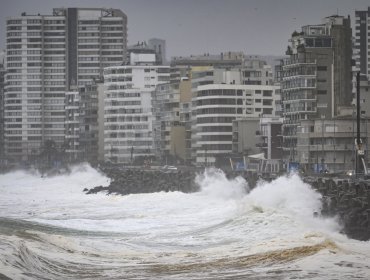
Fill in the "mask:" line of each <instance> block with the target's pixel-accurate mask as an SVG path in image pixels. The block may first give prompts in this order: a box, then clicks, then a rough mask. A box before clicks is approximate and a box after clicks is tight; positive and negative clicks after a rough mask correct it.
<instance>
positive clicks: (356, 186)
mask: <svg viewBox="0 0 370 280" xmlns="http://www.w3.org/2000/svg"><path fill="white" fill-rule="evenodd" d="M303 180H304V181H305V182H306V183H308V184H310V185H311V186H312V187H313V188H314V189H315V190H317V191H318V192H320V193H321V194H322V196H323V201H322V202H323V208H322V213H321V214H322V215H323V216H338V217H339V221H340V222H341V223H342V224H343V231H344V233H345V234H346V235H347V236H348V237H350V238H354V239H358V240H370V182H369V181H366V180H354V179H352V178H345V179H344V178H343V179H341V178H325V177H323V178H314V177H305V178H304V179H303Z"/></svg>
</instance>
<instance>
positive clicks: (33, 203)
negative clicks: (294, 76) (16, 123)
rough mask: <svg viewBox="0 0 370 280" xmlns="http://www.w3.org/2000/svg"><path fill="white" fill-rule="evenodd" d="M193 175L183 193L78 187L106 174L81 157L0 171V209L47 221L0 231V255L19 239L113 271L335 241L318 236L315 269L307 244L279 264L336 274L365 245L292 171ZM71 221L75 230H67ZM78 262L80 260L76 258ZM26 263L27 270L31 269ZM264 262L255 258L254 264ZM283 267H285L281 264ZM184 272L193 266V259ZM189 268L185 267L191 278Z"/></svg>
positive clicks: (54, 257)
mask: <svg viewBox="0 0 370 280" xmlns="http://www.w3.org/2000/svg"><path fill="white" fill-rule="evenodd" d="M197 183H198V184H199V185H200V187H201V190H200V191H199V192H197V193H192V194H185V193H181V192H169V193H165V192H161V193H152V194H135V195H127V196H115V195H111V196H107V195H105V194H104V193H98V194H92V195H86V194H85V193H84V192H83V189H84V188H85V187H87V188H90V187H93V186H97V185H108V184H109V179H108V178H107V177H105V176H104V175H102V174H100V173H99V172H97V171H96V170H94V169H93V168H91V167H90V166H88V165H86V164H85V165H81V166H77V167H74V168H73V169H72V170H71V173H70V174H68V175H60V176H55V177H50V178H49V177H46V178H41V176H39V175H35V174H30V173H27V172H24V171H17V172H13V173H9V174H3V175H0V193H1V195H0V218H1V217H3V218H4V217H5V218H12V219H16V220H26V221H30V222H31V223H37V224H41V225H51V226H56V227H57V229H55V230H54V231H53V230H49V229H47V228H46V229H37V228H35V229H34V230H32V229H31V230H27V232H30V234H36V235H37V236H38V239H36V240H39V241H38V243H35V241H32V240H33V239H32V240H28V239H26V238H23V239H22V238H21V239H20V240H18V239H17V238H18V237H14V236H13V237H9V236H8V237H6V236H4V235H0V259H1V258H2V257H4V258H12V257H13V258H14V259H16V258H15V255H16V254H15V253H14V254H13V253H11V252H10V251H9V249H7V250H3V251H2V250H1V248H11V246H10V245H9V244H16V243H17V242H21V243H22V244H23V245H22V246H26V248H27V250H29V251H30V254H33V255H41V256H42V257H43V258H45V259H48V260H50V261H58V262H63V261H62V260H64V261H66V260H69V258H70V257H69V252H75V253H74V255H73V258H71V260H72V259H73V261H74V263H78V261H79V260H80V259H79V258H80V257H81V256H85V257H86V256H88V260H89V261H90V262H92V263H95V264H96V267H97V268H96V269H98V268H99V262H100V265H103V264H104V265H106V264H107V263H114V265H115V269H116V270H117V271H121V270H122V269H123V268H124V267H126V266H128V265H135V269H136V268H137V269H139V268H140V263H153V262H154V263H157V264H158V265H159V264H160V265H165V266H167V265H170V264H171V265H175V264H176V265H180V264H183V262H184V260H186V262H189V263H192V264H195V263H202V262H213V261H215V260H220V259H223V258H225V259H231V260H235V262H236V261H237V260H239V258H243V257H244V256H248V255H256V256H258V255H260V254H270V253H269V252H272V251H274V250H288V249H290V248H295V247H302V246H309V247H310V246H317V245H318V244H321V243H322V242H325V240H330V242H334V243H335V244H336V246H337V247H336V249H333V250H334V251H335V253H330V250H331V249H329V247H330V246H329V247H325V246H323V248H324V249H323V250H322V251H321V252H320V253H319V254H316V256H317V257H318V258H319V259H318V260H316V261H315V262H319V261H320V259H322V260H324V259H325V267H326V270H325V271H320V269H319V268H318V269H316V270H315V269H314V268H313V267H312V266H311V265H309V264H310V262H309V260H310V259H311V258H312V257H310V255H309V254H308V253H307V254H302V255H299V254H298V253H296V254H297V256H296V257H295V258H293V259H297V260H299V262H297V263H290V265H289V269H290V268H292V269H293V268H297V269H299V270H302V271H305V270H306V272H307V273H308V272H309V271H316V272H317V273H318V275H319V276H320V277H321V276H323V277H321V278H320V277H319V278H317V279H325V277H324V276H328V275H329V274H328V273H330V275H339V276H340V273H341V271H342V266H338V265H336V263H338V262H339V260H345V261H347V262H356V261H358V260H359V258H361V257H367V258H368V257H370V253H367V252H369V251H370V250H365V249H364V248H367V249H370V244H369V242H365V243H364V242H358V241H354V240H348V239H347V238H346V237H344V236H342V235H341V234H339V233H338V232H339V227H338V225H337V223H336V222H335V220H333V219H324V218H320V217H315V216H314V215H313V214H314V212H320V208H321V203H320V198H321V197H320V195H319V194H318V193H317V192H315V191H314V190H313V189H312V188H311V187H310V186H309V185H307V184H305V183H303V182H302V180H301V179H300V178H299V177H298V176H297V175H293V176H288V177H280V178H278V179H277V180H275V181H273V182H271V183H263V182H261V183H260V184H259V185H258V186H257V187H256V188H254V189H253V190H251V191H249V188H248V186H247V184H246V182H245V181H244V179H243V178H236V179H232V180H228V179H227V178H226V176H225V174H224V173H222V172H221V171H220V170H215V169H210V170H207V171H206V172H205V173H204V174H202V175H199V176H198V177H197ZM35 225H36V224H35ZM72 229H73V230H82V231H83V232H81V233H80V234H79V233H78V232H77V233H73V234H72V235H71V233H70V230H72ZM50 232H52V233H50ZM99 232H100V233H99ZM1 238H2V239H3V243H1ZM15 240H18V241H15ZM14 242H16V243H14ZM13 247H14V248H16V245H13ZM310 248H311V247H310ZM312 248H314V247H312ZM325 248H327V249H325ZM338 248H339V249H338ZM22 250H23V249H22ZM333 250H332V251H333ZM349 250H351V251H349ZM25 252H26V251H24V250H23V253H25ZM299 252H300V251H299ZM284 254H285V255H286V253H284ZM284 254H282V255H281V256H285V255H284ZM79 256H80V257H79ZM303 257H305V258H304V259H302V258H303ZM274 258H276V256H275V255H274ZM328 258H329V260H328ZM31 259H32V258H31ZM122 260H125V261H126V262H125V263H122ZM18 261H19V260H18ZM312 261H313V258H312ZM14 263H16V260H14ZM2 265H3V266H4V267H5V264H4V263H1V262H0V270H1V267H2ZM83 265H88V262H87V261H86V260H85V261H84V264H83ZM83 265H82V264H81V266H83ZM255 265H257V266H258V263H256V264H255ZM359 265H360V267H361V273H362V274H361V275H363V274H364V273H365V274H364V275H365V276H369V277H370V272H369V271H370V269H369V268H366V266H365V265H364V263H360V264H359ZM210 266H211V265H210ZM6 267H7V270H5V269H4V271H9V264H6ZM283 267H284V266H283ZM343 267H344V266H343ZM34 269H35V275H41V274H37V273H41V272H39V271H38V270H37V269H36V268H34ZM40 269H41V268H40ZM75 269H77V268H75ZM200 269H201V268H198V270H200ZM202 269H203V268H202ZM255 269H257V268H255ZM269 269H270V268H262V267H261V268H258V270H259V271H261V273H263V271H265V272H266V271H268V270H269ZM285 269H286V270H287V271H288V270H289V269H288V266H285ZM215 270H217V265H216V266H215ZM353 270H355V269H353ZM94 271H95V270H94ZM112 271H113V270H112ZM198 272H199V271H198ZM316 272H315V273H316ZM96 273H97V274H96V275H100V274H98V272H96ZM99 273H100V272H99ZM104 273H105V272H104ZM133 273H134V272H133ZM135 273H136V272H135ZM189 273H190V272H189ZM191 273H195V274H196V273H197V271H196V269H195V270H194V271H193V272H191ZM230 273H232V272H230ZM266 273H267V272H266ZM320 273H321V274H320ZM195 274H194V275H195ZM13 275H15V274H13ZM112 275H113V276H114V275H119V274H115V273H113V272H112ZM135 275H136V274H135ZM189 275H190V274H189ZM189 275H188V276H189ZM191 275H193V274H191ZM194 275H193V276H194ZM220 275H221V276H222V273H221V271H220ZM330 275H329V276H330ZM113 276H112V277H113ZM193 276H191V277H190V276H189V277H190V278H196V277H195V276H194V277H193ZM221 276H220V277H221ZM217 277H218V276H217ZM217 277H216V276H215V278H217ZM333 277H334V276H333ZM336 277H337V276H336ZM67 278H68V277H67ZM98 278H99V277H98ZM103 278H104V277H103ZM118 279H119V278H118ZM221 279H222V277H221ZM328 279H330V277H329V278H328Z"/></svg>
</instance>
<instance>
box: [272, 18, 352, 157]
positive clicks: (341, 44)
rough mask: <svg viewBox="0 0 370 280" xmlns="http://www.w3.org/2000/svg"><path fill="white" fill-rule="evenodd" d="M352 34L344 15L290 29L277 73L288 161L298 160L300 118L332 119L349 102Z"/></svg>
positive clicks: (284, 143)
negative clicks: (298, 30)
mask: <svg viewBox="0 0 370 280" xmlns="http://www.w3.org/2000/svg"><path fill="white" fill-rule="evenodd" d="M351 34H352V31H351V26H350V19H349V17H348V18H345V17H343V16H331V17H327V18H325V19H324V20H323V23H322V24H318V25H308V26H303V27H302V32H296V31H295V32H293V34H292V38H291V39H290V42H291V45H290V46H288V50H287V55H289V58H287V59H284V60H282V63H281V66H280V67H281V69H280V70H281V72H279V73H278V78H279V79H280V82H281V99H282V111H283V117H284V119H285V120H284V123H283V145H284V157H285V159H286V160H287V161H299V159H298V158H297V154H298V153H297V130H298V127H299V126H300V123H301V121H302V120H308V119H311V120H312V119H331V118H333V117H335V116H337V115H338V114H339V111H340V109H341V107H345V106H349V105H350V104H351V102H352V94H351V92H352V82H351V79H352V73H351V70H352V69H351V59H352V47H351V36H352V35H351ZM301 148H303V147H301Z"/></svg>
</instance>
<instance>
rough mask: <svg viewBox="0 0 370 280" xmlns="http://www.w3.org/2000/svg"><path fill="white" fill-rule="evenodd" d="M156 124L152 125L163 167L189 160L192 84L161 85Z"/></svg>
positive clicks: (157, 90)
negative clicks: (167, 164)
mask: <svg viewBox="0 0 370 280" xmlns="http://www.w3.org/2000/svg"><path fill="white" fill-rule="evenodd" d="M153 99H154V108H155V121H154V123H153V128H154V138H155V141H154V142H155V151H156V156H157V158H160V159H161V160H162V161H163V163H169V162H170V163H173V164H175V163H179V162H181V161H182V162H188V161H189V160H190V141H191V137H190V133H191V126H190V107H191V106H190V103H191V83H190V81H189V80H188V79H183V80H182V81H180V82H179V83H176V82H175V83H168V84H163V85H159V86H158V87H157V89H156V92H155V94H154V96H153Z"/></svg>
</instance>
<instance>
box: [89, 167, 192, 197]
mask: <svg viewBox="0 0 370 280" xmlns="http://www.w3.org/2000/svg"><path fill="white" fill-rule="evenodd" d="M102 171H103V172H104V173H105V174H106V176H107V177H109V178H110V179H111V183H110V185H109V186H107V187H103V186H97V187H93V188H91V189H84V191H85V192H86V194H94V193H98V192H101V191H103V192H106V193H107V194H120V195H127V194H134V193H154V192H161V191H165V192H168V191H181V192H184V193H189V192H195V191H198V190H199V187H198V186H197V185H196V184H195V182H194V179H195V176H196V173H195V172H193V171H182V170H176V171H170V170H165V171H164V170H139V169H124V170H120V169H104V170H102Z"/></svg>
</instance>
